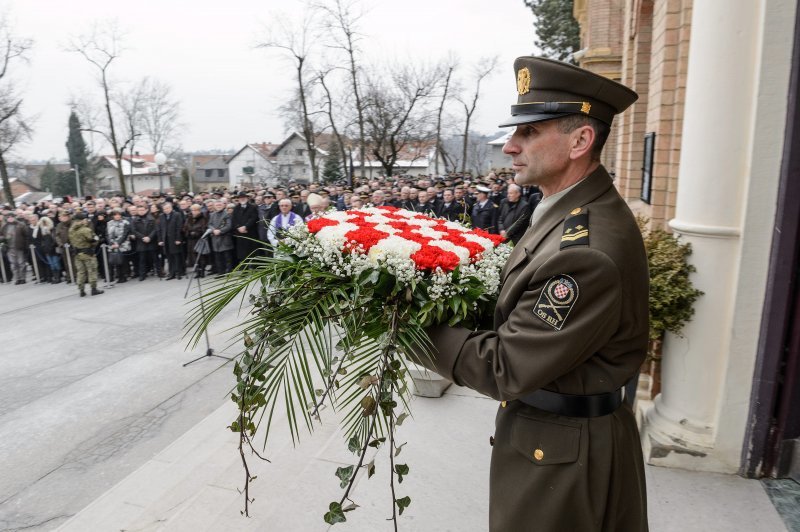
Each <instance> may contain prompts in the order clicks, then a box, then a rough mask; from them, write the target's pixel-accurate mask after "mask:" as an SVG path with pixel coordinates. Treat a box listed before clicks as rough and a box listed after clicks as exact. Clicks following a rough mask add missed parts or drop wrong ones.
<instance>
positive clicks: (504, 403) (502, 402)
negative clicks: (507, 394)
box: [500, 401, 508, 408]
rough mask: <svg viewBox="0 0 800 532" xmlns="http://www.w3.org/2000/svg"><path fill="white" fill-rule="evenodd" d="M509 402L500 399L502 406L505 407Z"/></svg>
mask: <svg viewBox="0 0 800 532" xmlns="http://www.w3.org/2000/svg"><path fill="white" fill-rule="evenodd" d="M507 404H508V403H507V402H505V401H500V406H502V407H503V408H505V407H506V405H507Z"/></svg>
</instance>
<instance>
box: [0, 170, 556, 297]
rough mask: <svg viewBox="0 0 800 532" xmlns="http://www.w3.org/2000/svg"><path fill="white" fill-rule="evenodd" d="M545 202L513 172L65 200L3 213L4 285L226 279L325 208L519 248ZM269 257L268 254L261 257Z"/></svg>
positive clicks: (93, 291) (80, 285) (0, 222)
mask: <svg viewBox="0 0 800 532" xmlns="http://www.w3.org/2000/svg"><path fill="white" fill-rule="evenodd" d="M540 199H541V193H540V192H539V190H538V189H537V188H536V187H520V186H518V185H516V184H515V183H514V180H513V176H512V175H511V174H507V175H506V174H500V175H499V176H498V175H496V174H495V173H490V174H489V175H487V176H485V177H484V178H479V179H474V180H473V179H470V177H469V176H465V175H454V174H451V175H448V176H445V177H438V178H430V177H418V178H412V177H409V176H400V177H386V178H379V179H373V180H361V181H357V183H356V186H352V187H351V186H348V185H346V184H344V183H338V184H333V185H328V186H326V185H320V184H316V183H311V184H300V183H294V182H292V183H289V184H287V186H285V187H253V188H251V189H242V190H236V191H227V190H221V191H210V192H202V193H198V194H194V195H193V194H190V193H181V194H176V195H164V194H153V195H150V196H144V195H137V194H133V195H131V196H128V197H120V196H116V197H111V198H108V199H104V198H93V197H91V196H87V197H86V198H69V197H67V198H64V199H63V200H62V201H42V202H40V203H38V204H35V205H26V204H22V205H20V206H17V207H11V206H8V205H6V206H3V207H2V220H0V250H2V274H3V275H2V277H0V281H2V282H4V283H12V282H13V283H15V284H24V283H26V282H27V281H28V278H29V274H30V276H31V279H32V280H35V281H36V282H39V283H53V284H58V283H61V282H67V283H69V282H73V281H74V282H76V283H77V285H78V289H79V292H80V295H81V296H83V295H85V284H86V283H87V282H88V283H89V284H90V286H91V292H90V293H91V295H99V294H102V293H103V291H102V290H100V289H98V287H97V279H98V277H99V278H105V279H106V280H107V281H108V282H115V283H125V282H127V281H128V280H130V279H138V280H139V281H145V280H146V279H147V278H148V277H154V278H161V279H164V280H172V279H176V278H177V279H181V278H183V277H184V276H186V275H187V271H188V270H190V269H191V270H192V272H193V275H196V276H198V277H204V276H206V275H224V274H226V273H228V272H230V271H231V270H232V269H233V268H235V267H236V266H237V265H238V264H239V263H241V262H242V261H243V260H244V259H245V258H246V257H248V256H249V255H250V254H251V253H253V252H254V251H255V250H257V249H260V248H264V245H263V244H267V243H269V244H272V245H275V244H277V243H278V241H279V240H280V238H281V233H282V232H283V231H285V230H286V229H287V228H288V227H291V226H293V225H295V224H297V223H302V222H304V221H307V220H309V219H311V218H312V217H314V216H318V215H319V214H320V213H322V212H325V211H327V210H329V209H336V210H348V209H357V208H362V207H366V206H382V205H390V206H395V207H398V208H403V209H408V210H412V211H416V212H421V213H425V214H428V215H431V216H436V217H441V218H446V219H448V220H453V221H459V222H462V223H465V224H468V225H471V226H473V227H478V228H481V229H484V230H486V231H489V232H490V233H494V234H500V235H503V236H505V237H506V238H507V239H508V240H510V241H512V242H516V241H517V240H518V239H519V238H520V237H521V236H522V234H523V233H524V232H525V229H526V228H527V220H528V219H529V218H530V215H531V212H532V211H533V208H535V206H536V204H537V203H538V201H539V200H540ZM265 252H266V251H265Z"/></svg>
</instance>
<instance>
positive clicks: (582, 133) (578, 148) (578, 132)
mask: <svg viewBox="0 0 800 532" xmlns="http://www.w3.org/2000/svg"><path fill="white" fill-rule="evenodd" d="M594 139H595V133H594V128H592V126H589V125H585V126H581V127H579V128H576V129H575V130H574V131H573V132H572V133H570V150H569V158H570V159H572V160H576V159H580V158H581V157H583V156H584V155H586V154H589V153H591V151H592V145H593V144H594Z"/></svg>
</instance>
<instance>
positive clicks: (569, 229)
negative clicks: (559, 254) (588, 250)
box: [559, 208, 589, 249]
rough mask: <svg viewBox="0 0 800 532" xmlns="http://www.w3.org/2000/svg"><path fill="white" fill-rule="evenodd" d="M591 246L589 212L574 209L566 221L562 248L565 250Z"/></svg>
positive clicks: (562, 235) (562, 236)
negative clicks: (573, 247)
mask: <svg viewBox="0 0 800 532" xmlns="http://www.w3.org/2000/svg"><path fill="white" fill-rule="evenodd" d="M588 245H589V211H588V210H586V209H580V208H578V209H573V210H572V212H571V213H570V215H569V216H568V217H567V219H566V220H564V232H563V233H562V234H561V246H560V247H559V249H565V248H569V247H572V246H588Z"/></svg>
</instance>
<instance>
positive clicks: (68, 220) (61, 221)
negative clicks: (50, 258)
mask: <svg viewBox="0 0 800 532" xmlns="http://www.w3.org/2000/svg"><path fill="white" fill-rule="evenodd" d="M71 224H72V216H70V214H69V212H67V211H65V210H62V211H60V212H59V213H58V225H57V226H56V228H55V231H53V238H54V239H55V241H56V254H57V255H58V256H59V257H60V262H61V263H62V264H63V265H64V266H65V269H66V274H65V276H64V278H65V280H66V281H67V283H69V282H70V281H71V279H70V276H69V272H71V271H72V272H74V271H75V263H74V262H73V261H72V250H71V249H70V247H69V246H65V245H66V244H69V227H70V225H71Z"/></svg>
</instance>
